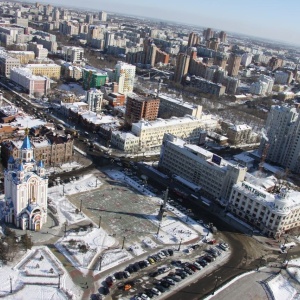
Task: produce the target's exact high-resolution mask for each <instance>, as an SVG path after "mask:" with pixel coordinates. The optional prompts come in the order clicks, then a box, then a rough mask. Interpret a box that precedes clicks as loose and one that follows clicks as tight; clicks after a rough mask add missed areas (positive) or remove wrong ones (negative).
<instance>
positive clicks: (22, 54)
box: [8, 51, 35, 64]
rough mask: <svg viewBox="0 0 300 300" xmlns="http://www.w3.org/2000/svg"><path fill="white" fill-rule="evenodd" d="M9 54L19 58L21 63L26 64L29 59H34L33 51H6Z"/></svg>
mask: <svg viewBox="0 0 300 300" xmlns="http://www.w3.org/2000/svg"><path fill="white" fill-rule="evenodd" d="M8 53H9V55H10V56H12V57H15V58H18V59H19V60H20V63H21V64H28V63H29V61H30V60H34V59H35V54H34V52H33V51H8Z"/></svg>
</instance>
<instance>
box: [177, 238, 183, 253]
mask: <svg viewBox="0 0 300 300" xmlns="http://www.w3.org/2000/svg"><path fill="white" fill-rule="evenodd" d="M181 243H182V239H180V243H179V247H178V250H177V251H180V247H181Z"/></svg>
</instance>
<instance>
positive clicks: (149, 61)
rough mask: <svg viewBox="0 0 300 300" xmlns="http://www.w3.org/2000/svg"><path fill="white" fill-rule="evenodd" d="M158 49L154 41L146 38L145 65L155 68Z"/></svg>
mask: <svg viewBox="0 0 300 300" xmlns="http://www.w3.org/2000/svg"><path fill="white" fill-rule="evenodd" d="M156 51H157V47H156V46H155V44H154V42H153V39H150V38H146V39H145V40H144V51H143V52H144V55H145V56H144V57H145V60H144V64H145V65H150V66H151V67H153V66H154V65H155V58H156Z"/></svg>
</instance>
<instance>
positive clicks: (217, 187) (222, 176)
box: [159, 134, 247, 200]
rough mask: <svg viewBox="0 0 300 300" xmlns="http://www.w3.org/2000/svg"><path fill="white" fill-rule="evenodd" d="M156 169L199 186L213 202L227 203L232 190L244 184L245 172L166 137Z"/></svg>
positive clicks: (209, 153)
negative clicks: (224, 201) (215, 200)
mask: <svg viewBox="0 0 300 300" xmlns="http://www.w3.org/2000/svg"><path fill="white" fill-rule="evenodd" d="M159 168H160V169H161V170H162V171H164V172H167V173H169V174H172V175H174V176H180V177H181V178H183V179H184V180H187V181H188V182H190V183H192V184H194V185H196V186H198V188H199V190H200V189H201V190H202V191H203V192H205V193H206V194H207V196H208V197H210V198H212V199H219V200H228V199H229V197H230V194H231V190H232V186H233V185H234V184H236V183H238V182H241V181H243V180H244V178H245V176H246V172H247V168H245V167H241V166H238V165H234V164H231V163H229V162H227V161H226V160H224V159H222V158H221V157H219V156H217V155H215V154H213V153H212V152H210V151H207V150H205V149H204V148H201V147H199V146H196V145H192V144H189V143H186V141H184V140H182V139H180V138H178V137H176V136H174V135H172V134H165V135H164V139H163V143H162V148H161V153H160V159H159Z"/></svg>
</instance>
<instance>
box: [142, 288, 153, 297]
mask: <svg viewBox="0 0 300 300" xmlns="http://www.w3.org/2000/svg"><path fill="white" fill-rule="evenodd" d="M144 293H145V294H146V295H147V296H148V297H149V298H153V297H154V296H155V295H154V294H153V293H152V292H151V291H150V290H145V292H144Z"/></svg>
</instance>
